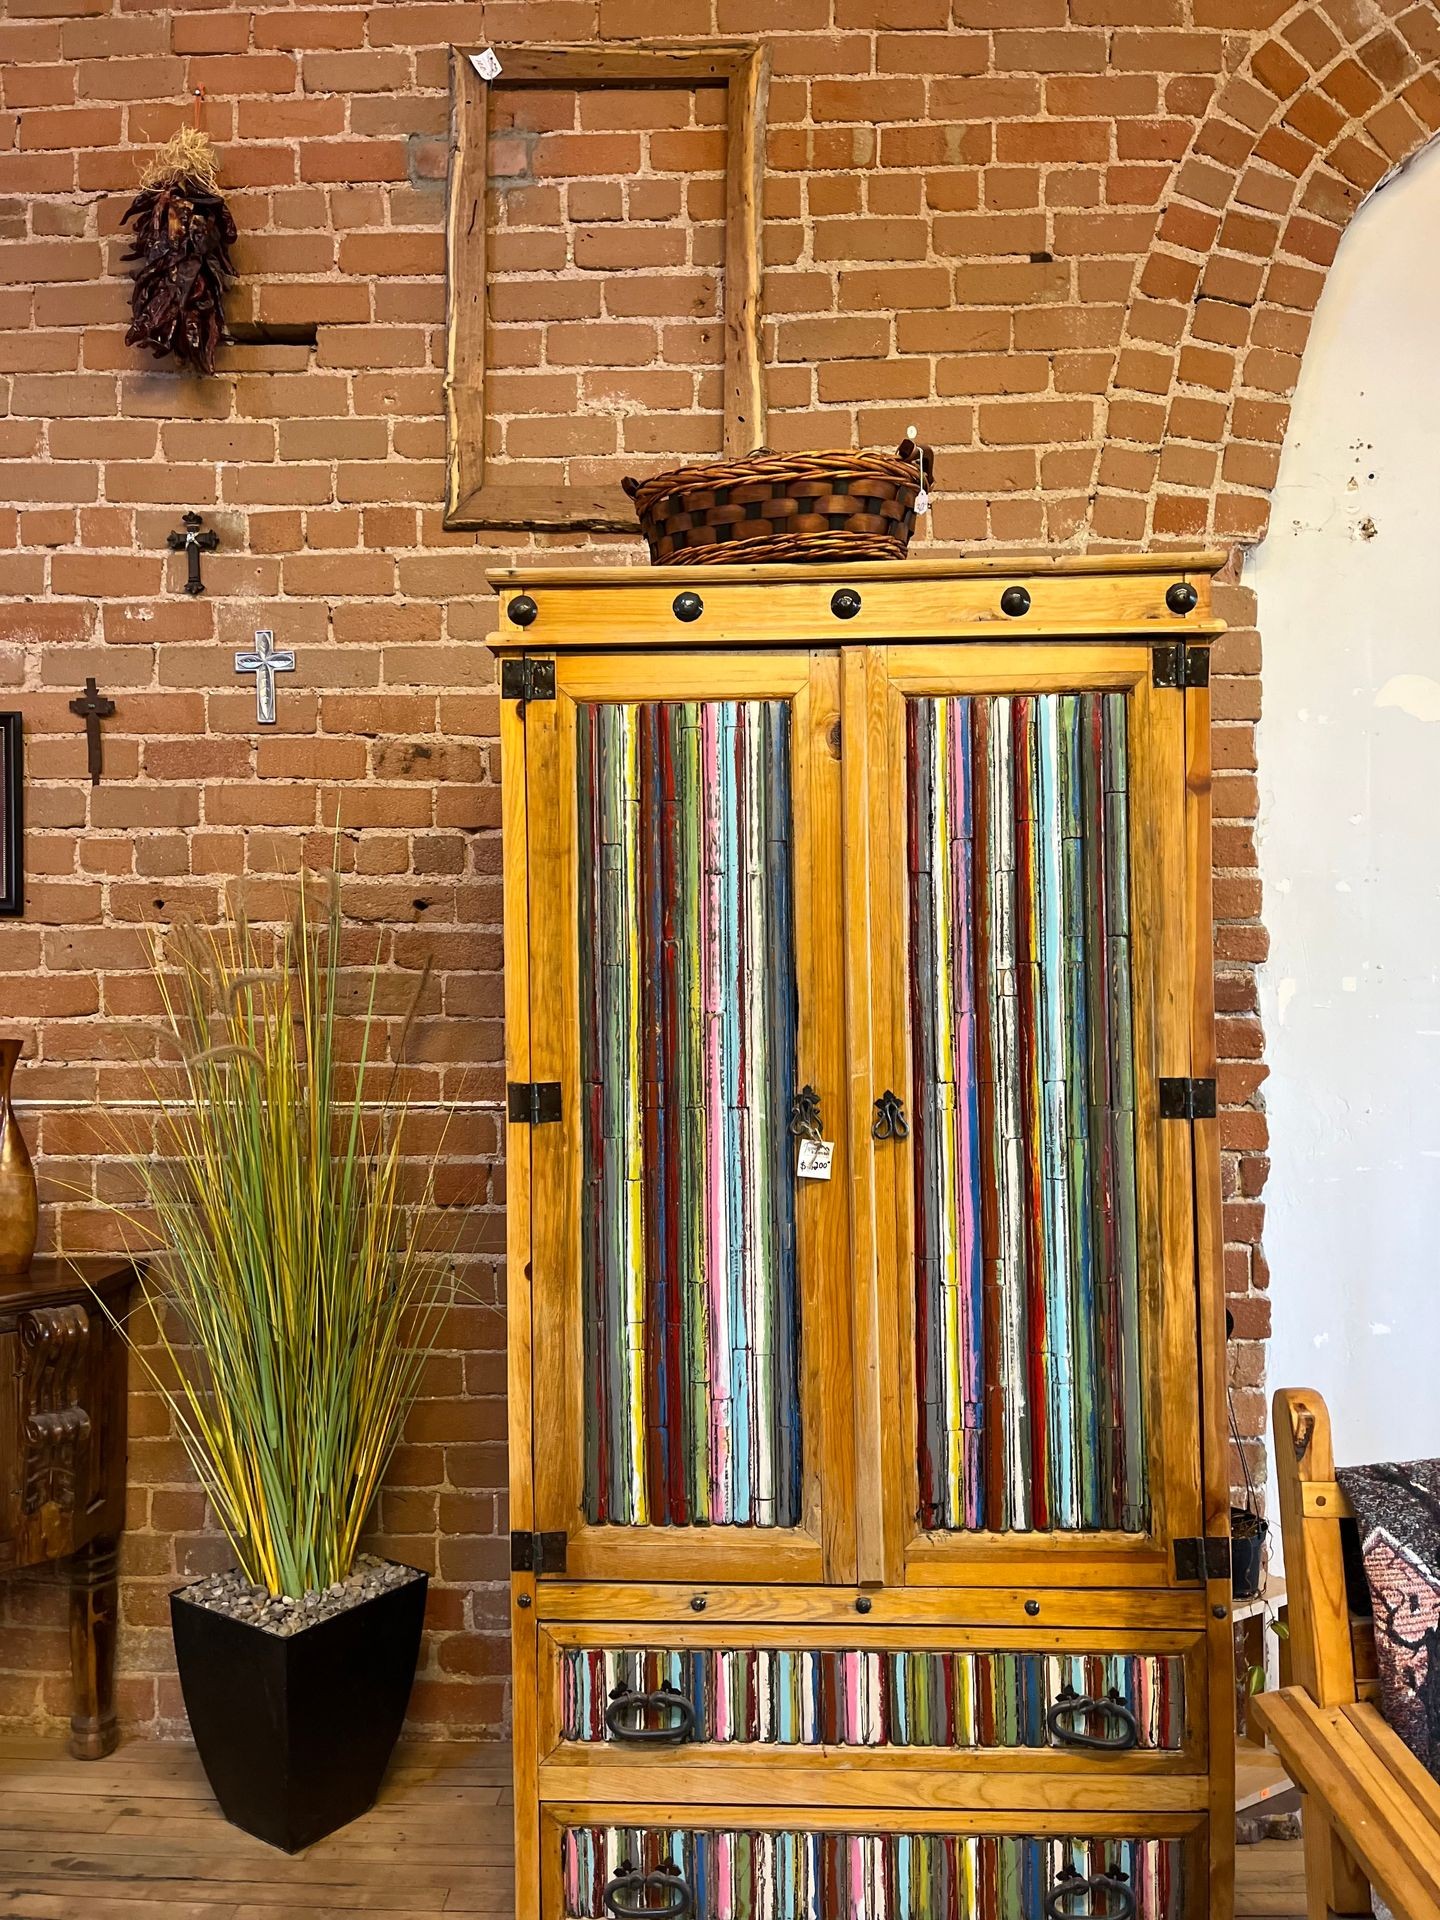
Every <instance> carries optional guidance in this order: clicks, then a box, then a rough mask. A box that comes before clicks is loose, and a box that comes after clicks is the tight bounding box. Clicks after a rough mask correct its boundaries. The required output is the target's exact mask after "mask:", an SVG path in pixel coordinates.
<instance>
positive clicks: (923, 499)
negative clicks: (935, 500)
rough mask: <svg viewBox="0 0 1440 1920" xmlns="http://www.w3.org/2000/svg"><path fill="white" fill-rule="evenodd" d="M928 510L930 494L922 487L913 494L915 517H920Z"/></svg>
mask: <svg viewBox="0 0 1440 1920" xmlns="http://www.w3.org/2000/svg"><path fill="white" fill-rule="evenodd" d="M929 511H930V496H929V494H928V493H927V492H926V491H925V489H924V487H922V488H921V489H920V491H919V493H917V494H916V496H915V518H916V519H917V520H919V519H922V518H923V517H924V515H925V514H927V513H929Z"/></svg>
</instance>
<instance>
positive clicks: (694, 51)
mask: <svg viewBox="0 0 1440 1920" xmlns="http://www.w3.org/2000/svg"><path fill="white" fill-rule="evenodd" d="M498 57H499V60H500V64H501V72H500V76H499V78H498V79H497V80H495V81H494V82H493V83H492V82H489V81H486V80H484V79H482V78H481V76H480V74H479V73H478V72H477V71H476V68H475V66H474V64H473V55H472V51H471V50H470V49H468V48H462V47H453V48H452V49H451V66H450V73H451V81H450V100H451V150H450V204H449V218H448V224H447V276H446V321H447V326H448V339H447V345H446V363H445V399H446V415H447V421H448V427H449V467H448V475H447V487H446V505H445V525H446V526H447V527H455V528H463V527H512V528H525V529H528V528H551V529H567V528H568V529H578V530H582V531H590V532H621V533H623V532H633V531H634V529H635V512H634V508H633V507H632V506H631V504H630V502H629V501H628V500H627V499H626V497H625V495H624V494H623V493H622V492H621V490H620V488H619V487H618V486H615V487H584V486H569V485H555V486H534V485H509V484H506V483H505V482H503V481H499V482H489V483H487V481H486V477H485V336H486V308H487V300H486V295H487V286H486V273H487V262H486V231H487V225H486V200H485V193H486V184H487V172H488V164H487V140H488V132H489V125H488V122H489V96H490V90H491V86H492V84H493V85H494V86H499V87H546V88H551V89H556V88H572V87H573V88H591V87H672V88H692V87H723V88H724V89H725V91H726V95H727V113H726V129H727V144H726V167H725V269H724V292H725V311H724V339H725V429H724V444H725V452H726V453H727V454H729V455H731V456H732V457H733V456H735V455H737V454H745V453H749V452H750V451H751V450H752V449H753V448H755V447H757V446H759V445H761V444H762V442H763V441H764V438H765V392H764V379H763V372H762V367H761V359H760V275H761V257H760V193H761V178H762V175H761V170H762V167H763V165H764V153H765V95H766V88H767V85H768V82H769V54H768V51H767V49H766V48H765V47H764V46H762V45H761V44H759V43H758V42H753V41H712V42H701V43H698V44H697V43H690V44H676V45H671V44H668V43H660V42H645V43H630V44H625V45H615V46H589V45H580V46H551V47H505V48H501V49H500V50H499V55H498Z"/></svg>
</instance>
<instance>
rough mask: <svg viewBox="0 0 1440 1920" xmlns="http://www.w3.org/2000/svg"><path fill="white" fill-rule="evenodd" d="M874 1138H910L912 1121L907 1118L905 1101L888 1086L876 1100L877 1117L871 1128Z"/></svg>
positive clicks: (871, 1134) (871, 1135)
mask: <svg viewBox="0 0 1440 1920" xmlns="http://www.w3.org/2000/svg"><path fill="white" fill-rule="evenodd" d="M870 1137H871V1139H872V1140H908V1139H909V1137H910V1122H909V1121H908V1120H907V1119H906V1118H905V1102H904V1101H903V1100H902V1099H901V1098H900V1096H899V1094H898V1093H892V1092H891V1091H890V1089H889V1087H887V1088H886V1089H885V1091H884V1093H882V1094H881V1096H880V1098H879V1099H878V1100H877V1101H876V1102H875V1119H874V1123H873V1124H872V1126H871V1128H870Z"/></svg>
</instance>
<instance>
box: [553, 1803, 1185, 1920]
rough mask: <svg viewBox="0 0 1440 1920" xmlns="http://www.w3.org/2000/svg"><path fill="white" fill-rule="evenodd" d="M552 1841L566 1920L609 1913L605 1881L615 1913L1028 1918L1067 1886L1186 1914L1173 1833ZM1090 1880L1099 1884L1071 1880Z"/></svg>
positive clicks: (676, 1832) (627, 1833)
mask: <svg viewBox="0 0 1440 1920" xmlns="http://www.w3.org/2000/svg"><path fill="white" fill-rule="evenodd" d="M560 1848H561V1881H562V1886H563V1889H564V1911H565V1917H566V1920H601V1916H604V1915H606V1914H609V1913H611V1912H612V1911H614V1909H613V1908H612V1907H610V1906H607V1905H606V1901H605V1893H606V1889H607V1887H610V1888H612V1889H613V1888H615V1882H616V1881H617V1880H618V1881H620V1882H621V1883H622V1884H621V1886H620V1887H619V1888H618V1889H615V1891H616V1893H617V1895H618V1898H619V1899H620V1901H621V1903H622V1910H626V1911H631V1910H637V1911H640V1912H644V1911H645V1910H646V1907H647V1906H649V1907H651V1908H653V1909H654V1910H655V1911H656V1912H662V1913H663V1912H666V1911H669V1912H672V1913H674V1912H680V1913H693V1914H694V1915H696V1916H697V1920H1041V1916H1042V1915H1043V1913H1044V1910H1045V1901H1046V1899H1047V1898H1048V1897H1049V1896H1050V1895H1051V1894H1052V1893H1054V1892H1056V1891H1060V1892H1061V1893H1062V1894H1063V1892H1064V1889H1065V1886H1066V1883H1067V1881H1069V1882H1072V1883H1075V1891H1074V1893H1073V1894H1071V1895H1067V1896H1065V1897H1063V1898H1062V1899H1061V1900H1060V1902H1059V1903H1058V1910H1059V1912H1060V1913H1061V1914H1094V1915H1097V1916H1103V1915H1106V1914H1119V1913H1121V1912H1124V1911H1126V1895H1127V1894H1128V1896H1129V1897H1130V1900H1131V1901H1132V1902H1133V1905H1131V1906H1130V1908H1129V1910H1130V1911H1131V1912H1133V1913H1134V1914H1135V1915H1136V1916H1137V1920H1181V1916H1182V1915H1183V1914H1184V1911H1185V1887H1184V1877H1185V1876H1184V1851H1185V1849H1184V1842H1183V1841H1180V1840H1172V1839H1143V1840H1125V1839H1119V1840H1109V1839H1106V1840H1097V1839H1087V1838H1084V1837H1078V1838H1074V1839H1072V1838H1070V1837H1068V1836H1066V1837H1064V1838H1061V1839H1050V1838H1046V1839H1041V1838H1038V1837H1035V1836H1031V1835H1027V1834H1008V1833H1007V1834H988V1833H987V1834H967V1833H904V1832H901V1833H813V1832H804V1831H782V1832H778V1833H777V1832H773V1831H771V1830H768V1829H760V1830H739V1831H736V1830H733V1829H732V1830H718V1831H717V1830H708V1829H700V1830H694V1829H669V1830H667V1829H656V1828H646V1827H594V1826H582V1827H567V1828H565V1829H564V1830H563V1831H562V1833H561V1837H560ZM651 1875H653V1876H655V1879H654V1881H652V1883H651V1886H650V1887H649V1888H646V1887H645V1886H644V1885H643V1882H644V1880H645V1879H646V1877H647V1876H651ZM1098 1876H1105V1877H1106V1878H1108V1880H1109V1881H1110V1883H1111V1885H1110V1886H1109V1887H1108V1888H1107V1887H1105V1886H1103V1885H1102V1886H1101V1887H1099V1888H1096V1889H1094V1890H1091V1889H1089V1888H1086V1887H1084V1886H1082V1885H1081V1884H1079V1883H1081V1882H1084V1881H1086V1880H1089V1879H1091V1878H1092V1877H1098ZM676 1881H679V1882H682V1883H683V1885H684V1888H685V1889H686V1890H688V1893H689V1896H690V1903H689V1904H688V1905H686V1904H682V1903H681V1901H680V1899H679V1894H678V1889H675V1888H673V1887H672V1888H671V1890H670V1892H669V1894H668V1898H667V1882H676ZM1116 1883H1119V1885H1118V1886H1117V1884H1116ZM1121 1888H1123V1892H1122V1891H1121V1890H1120V1889H1121ZM662 1899H664V1900H667V1904H662Z"/></svg>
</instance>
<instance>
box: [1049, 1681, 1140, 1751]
mask: <svg viewBox="0 0 1440 1920" xmlns="http://www.w3.org/2000/svg"><path fill="white" fill-rule="evenodd" d="M1087 1713H1108V1714H1109V1715H1110V1717H1111V1719H1112V1720H1118V1721H1119V1722H1120V1726H1119V1730H1118V1731H1117V1733H1116V1734H1115V1736H1114V1738H1113V1739H1112V1738H1109V1737H1107V1736H1106V1735H1105V1734H1103V1733H1085V1732H1083V1731H1082V1730H1081V1729H1080V1728H1079V1727H1078V1726H1074V1725H1071V1724H1070V1722H1072V1721H1076V1720H1080V1719H1082V1718H1083V1717H1084V1716H1085V1715H1086V1714H1087ZM1045 1726H1046V1729H1047V1731H1048V1732H1049V1734H1050V1737H1051V1739H1052V1740H1054V1741H1056V1742H1057V1743H1058V1744H1059V1745H1060V1746H1062V1747H1091V1748H1093V1749H1094V1750H1095V1751H1096V1752H1099V1753H1125V1752H1128V1750H1129V1749H1130V1748H1131V1747H1138V1746H1139V1744H1140V1727H1139V1724H1138V1722H1137V1721H1136V1719H1135V1716H1134V1714H1133V1713H1132V1712H1131V1711H1130V1709H1129V1707H1127V1706H1126V1704H1125V1702H1124V1701H1123V1700H1121V1699H1120V1698H1118V1696H1117V1695H1115V1694H1113V1693H1109V1694H1106V1696H1105V1698H1104V1699H1103V1700H1092V1699H1091V1698H1090V1697H1089V1696H1088V1695H1081V1694H1078V1693H1072V1692H1071V1691H1070V1689H1069V1688H1068V1687H1066V1688H1065V1689H1064V1690H1063V1692H1061V1693H1060V1695H1059V1696H1058V1697H1057V1699H1056V1701H1055V1704H1054V1705H1053V1706H1052V1707H1051V1708H1050V1709H1049V1711H1048V1712H1047V1713H1046V1715H1045Z"/></svg>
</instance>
